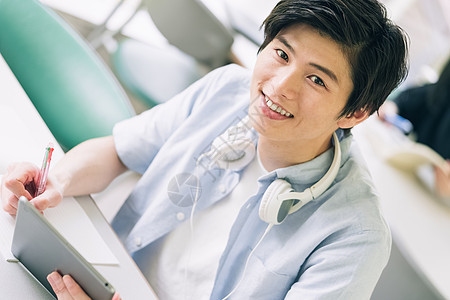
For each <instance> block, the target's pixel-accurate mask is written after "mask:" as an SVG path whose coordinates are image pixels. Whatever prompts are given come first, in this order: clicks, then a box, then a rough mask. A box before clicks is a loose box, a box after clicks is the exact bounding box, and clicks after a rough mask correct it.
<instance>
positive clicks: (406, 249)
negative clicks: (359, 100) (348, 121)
mask: <svg viewBox="0 0 450 300" xmlns="http://www.w3.org/2000/svg"><path fill="white" fill-rule="evenodd" d="M389 130H390V129H388V128H387V127H385V126H384V124H381V122H380V121H379V120H378V119H376V118H375V117H371V118H370V119H369V120H367V121H365V122H364V123H362V124H360V125H358V126H356V127H355V128H354V129H353V133H354V135H355V137H356V139H357V140H358V142H359V146H360V148H361V151H362V152H363V154H364V156H365V159H366V161H367V163H368V165H369V168H370V171H371V173H372V177H373V179H374V182H375V185H376V186H377V189H378V192H379V194H380V198H381V204H382V208H383V211H384V213H385V216H386V219H387V221H388V223H389V225H390V227H391V230H392V234H393V239H394V241H395V242H396V244H397V245H398V248H399V250H400V252H402V254H403V256H404V257H405V259H406V260H407V261H408V262H409V264H410V265H411V266H412V267H413V268H414V269H415V271H416V272H417V273H418V275H419V276H421V277H422V278H423V280H424V281H425V282H428V283H429V284H431V285H432V286H431V289H433V288H434V289H435V290H437V291H438V292H439V293H440V294H441V295H442V296H443V297H444V298H445V299H450V284H449V278H450V208H449V207H448V206H445V205H444V204H442V203H440V202H439V200H438V199H437V198H435V196H434V195H433V194H432V193H431V192H430V191H429V190H427V189H426V188H425V187H424V186H423V185H422V184H421V182H420V181H419V180H418V179H417V178H416V177H415V175H414V174H408V173H405V172H403V171H400V170H397V169H395V168H393V167H392V166H390V165H388V164H387V163H386V162H385V161H384V160H383V159H382V158H381V157H380V156H379V154H378V152H377V151H376V150H377V149H379V147H383V146H385V147H386V146H389V145H386V144H385V142H386V140H385V139H384V138H383V137H386V136H387V135H388V134H389Z"/></svg>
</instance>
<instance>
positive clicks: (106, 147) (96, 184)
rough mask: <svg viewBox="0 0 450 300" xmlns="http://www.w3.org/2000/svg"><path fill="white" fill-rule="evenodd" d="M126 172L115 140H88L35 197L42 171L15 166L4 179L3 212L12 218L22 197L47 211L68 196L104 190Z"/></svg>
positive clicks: (27, 165)
mask: <svg viewBox="0 0 450 300" xmlns="http://www.w3.org/2000/svg"><path fill="white" fill-rule="evenodd" d="M124 171H126V167H125V166H124V165H123V164H122V162H121V161H120V159H119V157H118V156H117V153H116V150H115V146H114V140H113V137H111V136H109V137H103V138H97V139H92V140H88V141H86V142H83V143H81V144H80V145H78V146H76V147H74V148H73V149H72V150H70V151H69V152H68V153H67V154H66V155H65V156H64V157H63V158H62V159H61V160H60V161H59V162H58V163H57V164H56V165H55V166H54V168H53V169H52V170H51V171H50V173H49V176H48V182H47V187H46V189H45V191H44V192H43V193H42V194H41V195H39V196H37V197H36V198H33V196H32V194H33V192H32V190H34V186H35V185H36V183H37V180H38V174H39V168H38V167H37V166H35V165H33V164H30V163H15V164H12V165H11V166H9V167H8V170H7V172H6V174H5V175H4V176H3V178H2V184H1V198H2V205H3V209H4V210H5V211H6V212H8V213H9V214H11V215H15V214H16V212H17V202H18V199H19V197H20V196H25V197H26V198H27V199H28V200H31V202H33V204H34V205H35V206H36V208H37V209H39V210H41V211H43V210H45V209H46V208H48V207H54V206H56V205H58V204H59V203H60V202H61V199H62V197H64V196H77V195H86V194H90V193H95V192H99V191H101V190H103V189H104V188H105V187H107V186H108V184H109V183H110V182H111V181H112V180H113V179H114V178H116V177H117V176H118V175H120V174H121V173H123V172H124Z"/></svg>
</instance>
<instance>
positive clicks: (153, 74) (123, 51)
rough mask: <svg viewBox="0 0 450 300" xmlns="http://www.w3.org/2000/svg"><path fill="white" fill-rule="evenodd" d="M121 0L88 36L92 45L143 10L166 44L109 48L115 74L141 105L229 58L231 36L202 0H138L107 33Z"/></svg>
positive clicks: (135, 43) (127, 43) (120, 44)
mask: <svg viewBox="0 0 450 300" xmlns="http://www.w3.org/2000/svg"><path fill="white" fill-rule="evenodd" d="M124 2H125V1H119V2H118V3H117V6H116V7H115V8H114V9H113V11H112V12H111V14H110V15H109V16H108V18H107V19H106V20H105V21H104V23H103V24H102V25H100V26H99V27H97V28H96V29H95V30H94V31H93V32H92V33H91V34H90V35H89V36H88V37H89V40H90V43H91V44H92V45H94V46H95V47H98V46H100V45H101V44H102V41H103V40H104V37H105V36H109V37H114V36H115V35H116V34H118V33H119V32H120V31H121V30H122V28H123V27H124V26H125V25H127V24H128V22H129V21H131V20H132V19H133V17H134V16H135V15H136V14H137V12H138V11H142V10H146V11H147V12H148V13H149V15H150V17H151V20H152V21H153V22H154V24H155V25H156V28H157V29H158V30H159V31H160V33H161V34H162V35H163V36H164V37H165V38H166V39H167V41H168V44H167V45H160V46H155V45H149V44H146V43H143V42H139V41H136V40H132V39H129V38H127V39H121V40H120V41H119V42H118V47H117V49H114V50H110V51H111V52H112V53H111V56H112V69H113V70H114V72H115V74H116V76H117V77H118V78H119V80H120V82H121V83H122V85H123V86H124V87H125V88H126V89H127V90H128V91H129V92H131V94H133V95H135V96H136V98H137V99H140V100H142V102H143V103H144V104H145V105H146V106H147V107H152V106H155V105H158V104H160V103H163V102H165V101H167V100H169V99H170V98H171V97H172V96H174V95H175V94H177V93H179V92H181V91H182V90H184V89H185V88H186V87H188V86H189V85H190V84H192V83H193V82H194V81H196V80H197V79H199V78H201V77H202V76H204V75H205V74H206V73H207V72H208V71H210V70H212V69H214V68H217V67H219V66H222V65H224V64H227V63H229V62H230V54H231V46H232V44H233V41H234V39H233V35H232V33H231V32H230V30H229V29H228V28H226V27H225V26H224V25H223V24H222V23H221V22H220V21H219V20H218V19H217V18H216V17H215V15H214V14H212V13H211V12H210V10H209V9H208V8H207V7H206V6H205V5H204V4H203V3H202V1H198V0H140V5H139V6H138V7H137V8H136V10H135V11H134V12H133V14H132V15H131V16H130V17H129V18H128V19H127V20H125V22H123V23H122V24H121V26H120V27H119V28H118V29H116V31H114V32H108V31H107V30H106V24H107V23H108V21H109V19H110V18H111V17H113V16H114V14H115V12H116V11H118V10H119V9H121V7H122V5H123V4H124ZM148 34H151V33H150V32H149V33H148Z"/></svg>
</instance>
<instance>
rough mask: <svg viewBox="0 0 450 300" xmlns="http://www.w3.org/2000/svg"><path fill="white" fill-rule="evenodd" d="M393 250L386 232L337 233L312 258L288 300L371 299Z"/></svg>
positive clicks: (290, 291) (304, 266)
mask: <svg viewBox="0 0 450 300" xmlns="http://www.w3.org/2000/svg"><path fill="white" fill-rule="evenodd" d="M341 235H342V236H341ZM380 245H382V246H381V247H380ZM390 249H391V236H390V234H389V233H387V232H385V231H377V230H375V231H374V230H367V231H361V232H360V233H359V234H352V235H347V234H343V233H339V232H336V233H335V234H334V235H333V236H331V237H329V238H328V239H327V240H325V241H324V242H323V245H322V246H321V247H319V248H318V249H317V250H316V251H314V252H313V253H312V254H311V255H310V256H309V258H308V260H307V261H306V262H305V264H304V265H303V267H302V269H301V272H300V274H301V275H300V277H299V279H298V281H297V282H296V283H294V285H292V287H291V289H290V290H289V292H288V294H287V296H286V298H285V299H287V300H291V299H315V300H316V299H330V300H331V299H333V300H337V299H370V296H371V294H372V292H373V290H374V288H375V285H376V283H377V281H378V279H379V277H380V275H381V272H382V271H383V269H384V267H385V266H386V264H387V261H388V259H389V255H390Z"/></svg>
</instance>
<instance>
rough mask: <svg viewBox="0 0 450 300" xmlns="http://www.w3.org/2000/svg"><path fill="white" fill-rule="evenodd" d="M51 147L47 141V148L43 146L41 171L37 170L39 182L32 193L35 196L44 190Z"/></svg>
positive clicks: (50, 157) (50, 158) (51, 151)
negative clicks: (43, 153)
mask: <svg viewBox="0 0 450 300" xmlns="http://www.w3.org/2000/svg"><path fill="white" fill-rule="evenodd" d="M53 149H54V148H53V145H52V143H49V144H48V146H47V148H45V155H44V160H43V161H42V167H41V171H40V172H39V180H38V182H39V183H38V186H37V188H36V192H35V194H34V196H35V197H37V196H39V195H40V194H42V193H43V192H44V190H45V186H46V185H47V176H48V170H49V169H50V161H51V160H52V153H53Z"/></svg>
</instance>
